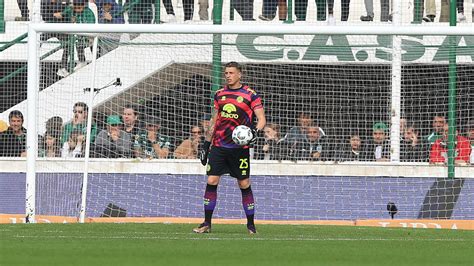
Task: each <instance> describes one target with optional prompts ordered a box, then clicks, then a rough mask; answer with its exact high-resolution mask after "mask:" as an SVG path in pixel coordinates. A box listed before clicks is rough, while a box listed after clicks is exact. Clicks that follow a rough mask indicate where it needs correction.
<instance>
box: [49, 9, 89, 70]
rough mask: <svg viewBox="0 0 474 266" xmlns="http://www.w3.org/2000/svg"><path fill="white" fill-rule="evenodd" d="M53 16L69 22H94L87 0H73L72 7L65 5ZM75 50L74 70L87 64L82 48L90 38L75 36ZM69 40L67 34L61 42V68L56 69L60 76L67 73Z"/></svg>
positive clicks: (69, 37)
mask: <svg viewBox="0 0 474 266" xmlns="http://www.w3.org/2000/svg"><path fill="white" fill-rule="evenodd" d="M54 16H55V17H56V18H57V19H63V18H64V19H65V21H67V22H69V23H95V16H94V13H93V12H92V10H91V9H90V8H89V7H87V0H75V1H74V3H73V6H72V7H67V8H66V9H65V10H64V11H63V12H61V13H59V12H58V13H55V14H54ZM75 39H76V43H75V44H76V50H77V58H78V59H79V63H77V65H76V67H75V68H74V70H78V69H79V68H82V67H84V66H86V65H87V62H86V56H85V54H84V49H86V48H87V47H90V44H91V43H90V39H89V37H87V36H79V35H78V36H76V38H75ZM70 40H71V36H68V38H67V40H66V41H64V42H62V43H61V45H62V46H63V56H62V59H61V68H60V69H59V70H58V73H57V75H58V76H60V77H66V76H68V75H69V71H68V60H69V50H70Z"/></svg>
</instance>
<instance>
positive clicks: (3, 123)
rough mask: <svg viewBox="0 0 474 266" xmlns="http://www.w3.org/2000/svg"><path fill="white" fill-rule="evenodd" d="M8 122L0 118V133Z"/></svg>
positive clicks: (6, 126) (6, 127) (5, 129)
mask: <svg viewBox="0 0 474 266" xmlns="http://www.w3.org/2000/svg"><path fill="white" fill-rule="evenodd" d="M7 129H8V124H7V122H5V121H3V120H0V133H2V132H5V131H7Z"/></svg>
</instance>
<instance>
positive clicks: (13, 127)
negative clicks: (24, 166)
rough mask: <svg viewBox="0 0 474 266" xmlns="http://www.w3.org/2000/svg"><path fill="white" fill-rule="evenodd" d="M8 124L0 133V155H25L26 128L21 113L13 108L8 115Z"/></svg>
mask: <svg viewBox="0 0 474 266" xmlns="http://www.w3.org/2000/svg"><path fill="white" fill-rule="evenodd" d="M8 122H9V124H10V126H9V127H8V129H7V130H6V131H4V132H2V133H0V157H26V129H25V128H24V127H23V114H22V113H21V112H20V111H18V110H13V111H11V112H10V114H9V115H8Z"/></svg>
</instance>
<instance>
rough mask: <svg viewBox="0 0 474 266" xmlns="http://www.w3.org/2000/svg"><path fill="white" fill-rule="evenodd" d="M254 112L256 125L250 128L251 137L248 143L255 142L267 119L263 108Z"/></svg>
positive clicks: (252, 143)
mask: <svg viewBox="0 0 474 266" xmlns="http://www.w3.org/2000/svg"><path fill="white" fill-rule="evenodd" d="M254 113H255V116H256V117H257V125H256V126H255V128H254V129H252V139H251V140H250V142H249V144H250V145H254V144H255V142H256V141H257V137H258V133H259V132H260V131H262V130H263V128H264V127H265V124H266V123H267V119H266V118H265V111H264V110H263V108H260V109H257V110H255V111H254Z"/></svg>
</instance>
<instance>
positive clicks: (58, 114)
mask: <svg viewBox="0 0 474 266" xmlns="http://www.w3.org/2000/svg"><path fill="white" fill-rule="evenodd" d="M35 26H36V31H34V30H33V31H31V30H30V36H29V38H31V39H33V41H34V40H35V38H33V37H34V36H33V34H37V35H36V40H37V42H36V43H32V41H31V40H30V44H29V47H30V48H35V49H36V50H34V52H33V53H31V55H30V58H29V70H31V69H35V68H36V71H35V72H32V73H30V78H31V74H34V75H35V76H33V78H31V82H29V94H28V101H29V102H30V101H31V102H30V103H29V104H30V106H29V108H34V110H35V112H34V115H33V114H31V113H30V112H28V115H27V116H26V113H27V112H26V111H27V105H26V102H25V103H21V104H20V105H18V106H15V107H13V108H12V109H19V110H21V111H23V112H24V114H25V125H28V127H29V128H28V130H29V131H28V133H29V134H32V136H33V137H31V135H30V136H29V140H34V139H35V137H36V136H40V138H39V140H38V156H37V158H33V163H30V164H29V168H28V171H29V176H28V177H27V183H28V182H33V183H32V184H35V186H34V187H33V188H35V191H34V190H33V188H32V187H31V186H30V187H29V189H30V192H31V191H33V192H34V194H32V195H30V198H27V201H28V200H30V201H29V202H30V205H28V206H29V207H30V209H29V210H27V212H29V211H32V210H34V213H35V214H36V215H49V216H61V217H62V216H68V217H80V216H81V218H85V221H91V220H94V219H96V220H100V219H97V218H98V217H126V218H129V217H130V218H131V219H132V218H142V217H146V218H150V217H167V218H169V219H171V218H199V219H200V218H201V217H202V216H203V206H202V204H203V199H202V198H203V193H204V188H205V185H206V175H205V170H206V169H205V167H203V166H202V165H201V164H200V162H199V160H198V159H197V154H196V152H197V149H198V148H199V145H200V142H201V141H202V139H201V137H202V134H203V132H204V130H205V125H206V121H208V120H209V115H210V113H211V108H212V104H213V100H212V99H213V95H214V91H215V90H216V89H218V88H221V87H222V86H223V85H224V83H225V81H224V79H223V75H222V73H223V68H222V66H223V64H225V63H227V62H229V61H237V62H239V63H241V64H242V65H243V82H244V83H245V84H248V85H249V86H250V87H251V88H252V89H254V90H255V91H256V92H257V93H259V94H260V95H261V97H262V99H263V104H264V108H265V113H266V117H267V127H266V128H265V131H264V133H263V134H262V135H261V136H260V138H259V140H258V141H257V144H256V145H255V147H254V148H253V149H252V151H251V154H252V164H251V176H252V178H251V181H252V187H253V190H254V193H255V198H256V206H257V207H256V218H257V220H268V221H284V222H292V221H306V220H308V221H314V220H343V221H356V220H378V219H390V218H393V217H395V218H399V219H422V218H424V219H454V220H472V219H474V205H473V202H474V198H473V195H474V182H473V179H472V177H473V173H474V168H473V165H472V163H473V156H472V153H471V149H472V145H473V144H472V143H473V141H474V139H473V138H474V136H473V127H474V124H473V123H474V93H473V90H472V89H473V85H474V83H473V81H472V76H474V49H473V46H474V32H473V31H472V29H467V28H459V29H457V30H458V31H459V33H458V35H454V36H452V37H450V36H448V35H443V34H442V33H444V34H447V32H442V30H445V31H447V30H446V28H441V29H440V33H437V32H435V31H434V30H433V29H429V31H427V32H426V33H425V34H423V32H422V30H423V29H422V28H420V27H411V28H408V27H402V28H400V29H399V32H398V33H397V32H395V34H399V35H397V36H395V37H394V34H393V33H390V31H389V30H386V29H383V28H377V27H375V28H372V29H371V28H351V27H349V28H345V29H341V28H337V29H335V30H334V31H333V32H332V33H331V34H330V33H329V31H324V29H314V30H308V29H304V28H301V27H299V26H295V27H291V26H288V27H286V26H285V27H281V28H280V29H278V28H275V27H267V26H258V27H255V28H254V29H249V30H242V29H238V28H236V27H225V26H222V27H213V26H206V27H199V26H190V25H184V26H175V27H174V28H173V26H160V27H153V26H132V25H124V26H123V27H122V30H119V27H114V26H115V25H112V26H109V25H107V27H103V26H99V25H91V26H83V25H74V27H71V28H68V29H61V30H60V31H58V30H57V29H58V28H57V27H60V26H56V25H55V26H52V25H47V26H46V25H42V26H41V25H35ZM35 26H33V27H35ZM76 26H77V27H76ZM377 30H378V31H379V32H377ZM107 31H110V32H107ZM364 31H365V32H364ZM410 32H412V34H410ZM212 33H214V34H212ZM44 34H51V35H52V38H51V39H48V40H44V39H41V37H40V36H43V35H44ZM95 37H97V38H95ZM40 39H41V41H40ZM58 39H63V40H67V41H68V42H70V45H69V47H70V49H69V52H70V55H69V56H70V58H69V59H68V60H67V62H65V61H64V57H63V61H62V62H61V56H62V55H63V51H64V49H59V50H58V51H57V52H56V53H54V54H52V55H51V56H48V57H44V56H43V55H45V54H46V53H48V51H51V50H52V49H55V48H56V47H58V45H59V44H58V42H57V40H58ZM94 40H95V41H96V42H95V44H96V45H95V44H94ZM219 40H221V42H219ZM453 40H454V41H453ZM63 45H64V44H63ZM63 47H66V46H63ZM71 54H72V55H73V56H74V57H72V56H71ZM78 54H79V56H82V55H81V54H84V56H85V61H84V60H83V59H81V58H79V57H78ZM450 58H454V59H455V60H454V61H453V60H451V61H450ZM219 59H220V61H219ZM450 62H451V64H450ZM453 66H454V67H453ZM450 71H451V73H452V75H454V76H455V77H456V82H455V86H450V79H449V77H450V74H449V73H450ZM36 82H38V83H36ZM36 88H39V89H38V90H36ZM453 93H454V96H453ZM218 100H225V99H218ZM230 112H232V111H230ZM450 112H451V113H450ZM88 118H89V119H88ZM31 120H33V121H31ZM88 120H89V122H91V123H89V124H88V123H87V121H88ZM448 124H449V125H451V126H453V127H454V128H453V127H451V129H450V127H449V126H448ZM33 125H34V126H33ZM203 126H204V127H203ZM30 128H32V130H34V131H30ZM454 129H455V130H454ZM452 132H456V133H455V134H456V135H455V136H454V137H453V138H449V136H448V135H449V133H452ZM453 134H454V133H453ZM469 138H470V139H469ZM449 140H453V141H454V142H455V143H454V146H455V148H454V150H453V152H452V153H451V152H448V150H449V149H448V146H449V145H448V144H449V142H450V141H449ZM29 144H30V145H31V143H29ZM30 149H31V150H33V149H32V147H30ZM54 149H56V150H54ZM29 151H30V150H29ZM448 156H454V158H453V159H454V161H455V164H454V167H452V166H451V165H449V167H448V161H449V158H448ZM29 159H30V162H31V159H32V158H31V156H30V158H29ZM448 169H450V170H452V169H454V172H452V173H450V174H448ZM16 175H20V176H23V175H21V174H16ZM448 176H449V177H450V178H448ZM453 177H454V178H453ZM4 182H5V181H4ZM240 197H241V195H240V192H239V190H238V186H237V185H236V183H235V180H234V179H233V178H231V177H228V176H226V177H224V178H223V179H222V180H221V183H220V185H219V187H218V204H217V208H216V211H215V215H214V216H215V217H216V218H230V219H240V218H243V217H244V214H243V210H242V208H241V203H240V202H241V198H240ZM32 202H33V204H31V203H32ZM23 206H24V205H23ZM23 206H20V207H23ZM23 208H24V207H23ZM81 214H82V215H81ZM192 221H194V220H192Z"/></svg>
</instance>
